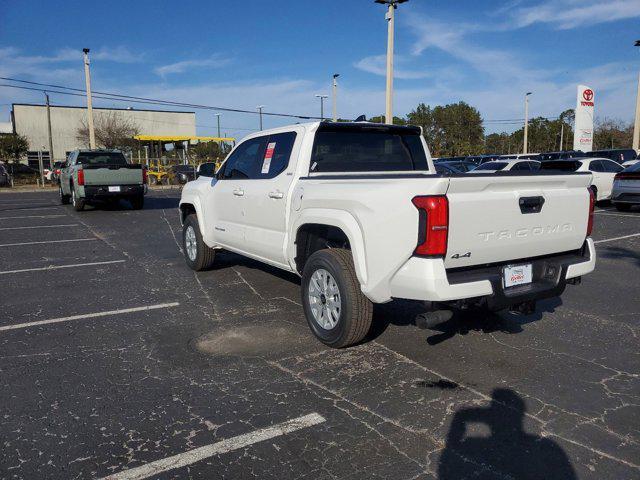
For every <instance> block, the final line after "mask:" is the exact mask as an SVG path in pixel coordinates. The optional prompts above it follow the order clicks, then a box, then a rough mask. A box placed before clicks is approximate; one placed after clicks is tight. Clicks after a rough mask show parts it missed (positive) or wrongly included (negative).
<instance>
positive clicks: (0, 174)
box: [0, 165, 11, 187]
mask: <svg viewBox="0 0 640 480" xmlns="http://www.w3.org/2000/svg"><path fill="white" fill-rule="evenodd" d="M9 186H11V176H10V175H9V172H7V169H6V168H4V165H0V187H9Z"/></svg>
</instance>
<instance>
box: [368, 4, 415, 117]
mask: <svg viewBox="0 0 640 480" xmlns="http://www.w3.org/2000/svg"><path fill="white" fill-rule="evenodd" d="M407 1H408V0H375V2H376V3H381V4H383V5H387V13H386V15H385V17H384V18H385V19H386V20H387V22H389V23H388V26H387V95H386V97H387V98H386V113H385V123H387V124H389V125H392V124H393V36H394V17H395V9H396V8H398V4H400V3H404V2H407Z"/></svg>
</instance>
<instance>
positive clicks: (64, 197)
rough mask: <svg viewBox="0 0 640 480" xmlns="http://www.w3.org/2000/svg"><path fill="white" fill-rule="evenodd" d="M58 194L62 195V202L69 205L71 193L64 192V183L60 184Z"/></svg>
mask: <svg viewBox="0 0 640 480" xmlns="http://www.w3.org/2000/svg"><path fill="white" fill-rule="evenodd" d="M58 194H59V195H60V203H61V204H62V205H69V195H65V194H64V193H62V185H60V184H58Z"/></svg>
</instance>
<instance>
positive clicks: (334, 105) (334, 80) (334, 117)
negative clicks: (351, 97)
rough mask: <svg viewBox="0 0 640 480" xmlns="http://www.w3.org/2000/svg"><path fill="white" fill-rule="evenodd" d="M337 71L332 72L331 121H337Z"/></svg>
mask: <svg viewBox="0 0 640 480" xmlns="http://www.w3.org/2000/svg"><path fill="white" fill-rule="evenodd" d="M339 76H340V74H339V73H334V74H333V112H332V113H333V121H334V122H337V121H338V77H339Z"/></svg>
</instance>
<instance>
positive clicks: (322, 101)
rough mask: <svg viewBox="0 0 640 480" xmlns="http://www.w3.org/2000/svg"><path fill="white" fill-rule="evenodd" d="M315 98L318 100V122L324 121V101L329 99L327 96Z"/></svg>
mask: <svg viewBox="0 0 640 480" xmlns="http://www.w3.org/2000/svg"><path fill="white" fill-rule="evenodd" d="M316 98H319V99H320V121H322V120H324V99H325V98H329V95H316Z"/></svg>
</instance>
